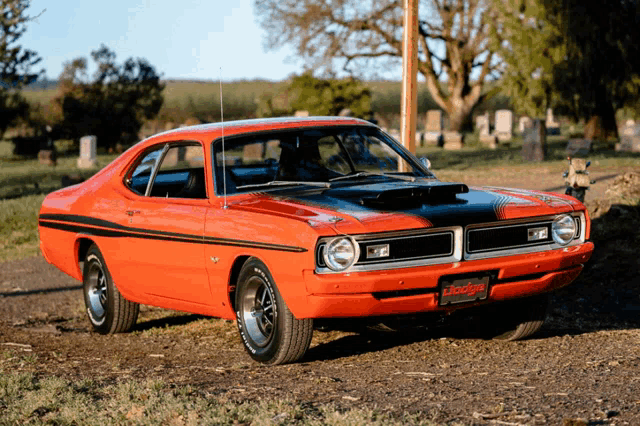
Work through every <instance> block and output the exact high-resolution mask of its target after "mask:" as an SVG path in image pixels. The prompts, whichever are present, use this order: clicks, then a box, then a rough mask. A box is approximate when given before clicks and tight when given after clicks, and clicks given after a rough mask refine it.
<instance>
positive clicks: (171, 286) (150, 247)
mask: <svg viewBox="0 0 640 426" xmlns="http://www.w3.org/2000/svg"><path fill="white" fill-rule="evenodd" d="M143 155H144V154H143ZM143 163H144V162H142V163H141V164H140V166H138V167H141V166H142V164H143ZM144 175H147V182H148V183H147V185H146V187H145V186H144V179H143V178H142V177H141V176H144ZM206 179H207V176H206V172H205V167H204V151H203V147H202V144H201V143H199V142H174V143H168V144H166V145H164V146H163V147H162V151H161V153H160V154H159V156H158V157H157V159H156V163H155V164H154V165H153V168H152V170H151V171H150V172H148V171H147V170H146V169H145V170H142V172H140V171H139V170H138V168H137V167H134V170H133V172H132V173H131V176H130V177H129V178H128V180H127V183H128V185H130V188H131V189H132V192H133V194H132V196H131V197H130V200H129V202H128V206H127V215H128V216H129V224H128V227H129V231H130V238H129V239H128V241H129V244H128V247H127V251H128V252H129V258H130V259H131V261H130V263H129V265H128V270H129V271H130V273H131V274H133V275H134V277H135V280H136V288H137V289H138V290H139V291H141V292H143V293H145V294H147V295H151V296H155V297H160V298H165V299H173V300H181V301H187V302H191V303H196V304H202V305H209V304H210V303H211V293H210V291H209V281H208V276H207V272H206V270H205V265H204V245H203V236H204V223H205V219H206V212H207V206H208V199H207V192H206V191H207V190H206Z"/></svg>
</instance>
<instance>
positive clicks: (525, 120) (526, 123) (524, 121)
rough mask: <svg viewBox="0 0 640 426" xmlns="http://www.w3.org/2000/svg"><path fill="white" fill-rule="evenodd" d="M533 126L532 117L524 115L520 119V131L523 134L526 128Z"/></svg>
mask: <svg viewBox="0 0 640 426" xmlns="http://www.w3.org/2000/svg"><path fill="white" fill-rule="evenodd" d="M531 126H533V120H531V117H527V116H526V115H524V116H522V117H520V119H519V120H518V131H519V132H520V133H521V134H522V133H524V132H525V130H527V129H530V128H531Z"/></svg>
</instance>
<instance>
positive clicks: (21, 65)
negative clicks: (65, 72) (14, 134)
mask: <svg viewBox="0 0 640 426" xmlns="http://www.w3.org/2000/svg"><path fill="white" fill-rule="evenodd" d="M29 3H30V2H29V0H0V138H1V137H2V135H3V134H4V131H5V130H6V129H7V127H9V126H10V125H11V124H13V123H14V122H15V121H16V119H18V118H20V117H24V116H25V115H26V113H27V111H28V109H29V107H28V104H27V102H26V101H25V100H24V98H23V97H22V96H20V89H21V88H22V87H24V86H25V85H27V84H29V83H32V82H34V81H35V80H36V79H37V78H38V76H39V75H40V73H41V72H32V71H31V69H32V67H34V66H35V65H36V64H38V62H40V60H41V58H40V57H39V56H38V54H37V53H36V52H34V51H32V50H29V49H23V48H22V46H20V45H18V44H17V43H18V40H19V39H20V37H22V35H23V34H24V33H25V31H26V30H27V23H28V22H29V21H31V20H32V19H33V18H32V17H30V16H28V15H27V14H26V10H27V8H28V7H29Z"/></svg>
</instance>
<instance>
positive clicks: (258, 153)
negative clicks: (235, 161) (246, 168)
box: [242, 143, 265, 164]
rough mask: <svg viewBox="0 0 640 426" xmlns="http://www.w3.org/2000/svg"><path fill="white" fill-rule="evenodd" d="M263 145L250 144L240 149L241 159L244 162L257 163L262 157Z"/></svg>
mask: <svg viewBox="0 0 640 426" xmlns="http://www.w3.org/2000/svg"><path fill="white" fill-rule="evenodd" d="M264 148H265V146H264V144H262V143H250V144H247V145H245V146H244V147H242V159H243V161H244V162H245V164H246V163H247V162H258V161H260V160H262V158H263V157H264Z"/></svg>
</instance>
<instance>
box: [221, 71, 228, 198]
mask: <svg viewBox="0 0 640 426" xmlns="http://www.w3.org/2000/svg"><path fill="white" fill-rule="evenodd" d="M220 125H221V127H222V190H223V191H224V207H223V208H224V209H226V208H227V207H228V206H227V160H226V158H225V157H224V112H223V107H222V67H220Z"/></svg>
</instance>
